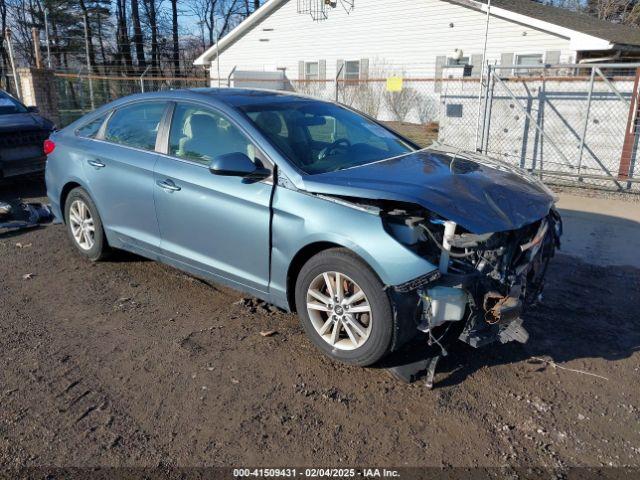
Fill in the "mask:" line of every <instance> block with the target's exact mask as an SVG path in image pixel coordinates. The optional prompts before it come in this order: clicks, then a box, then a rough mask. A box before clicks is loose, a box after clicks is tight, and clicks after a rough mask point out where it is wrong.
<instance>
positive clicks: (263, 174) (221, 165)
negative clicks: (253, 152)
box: [209, 152, 271, 180]
mask: <svg viewBox="0 0 640 480" xmlns="http://www.w3.org/2000/svg"><path fill="white" fill-rule="evenodd" d="M209 171H210V172H211V173H213V174H214V175H222V176H226V177H243V178H248V179H252V180H262V179H264V178H267V177H268V176H269V175H271V171H270V170H269V169H267V168H264V167H262V166H260V165H256V164H255V163H254V162H252V161H251V159H250V158H249V157H247V156H246V155H245V154H244V153H242V152H234V153H225V154H224V155H218V156H217V157H216V158H214V159H213V160H212V162H211V164H210V165H209Z"/></svg>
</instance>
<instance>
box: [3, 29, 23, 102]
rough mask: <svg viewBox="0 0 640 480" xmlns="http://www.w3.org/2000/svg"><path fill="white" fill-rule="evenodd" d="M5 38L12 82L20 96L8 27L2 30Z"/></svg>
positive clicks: (20, 96)
mask: <svg viewBox="0 0 640 480" xmlns="http://www.w3.org/2000/svg"><path fill="white" fill-rule="evenodd" d="M4 35H5V38H6V39H7V50H8V51H9V62H10V63H11V71H12V72H13V83H14V85H15V86H16V96H17V97H18V98H22V95H21V94H20V83H19V81H18V74H17V73H16V62H15V60H14V58H13V43H12V42H11V30H9V29H8V28H7V29H6V30H5V31H4Z"/></svg>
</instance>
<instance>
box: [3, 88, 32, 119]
mask: <svg viewBox="0 0 640 480" xmlns="http://www.w3.org/2000/svg"><path fill="white" fill-rule="evenodd" d="M27 111H28V110H27V107H25V106H24V105H22V104H21V103H20V102H19V101H17V100H16V99H15V98H13V97H11V96H9V95H7V94H6V93H3V92H0V115H11V114H12V113H27Z"/></svg>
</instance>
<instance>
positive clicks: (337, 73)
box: [335, 62, 345, 102]
mask: <svg viewBox="0 0 640 480" xmlns="http://www.w3.org/2000/svg"><path fill="white" fill-rule="evenodd" d="M344 65H345V63H344V62H343V63H342V65H340V69H339V70H338V71H337V72H336V82H335V85H336V102H337V101H338V80H339V79H340V75H341V74H342V70H343V69H344Z"/></svg>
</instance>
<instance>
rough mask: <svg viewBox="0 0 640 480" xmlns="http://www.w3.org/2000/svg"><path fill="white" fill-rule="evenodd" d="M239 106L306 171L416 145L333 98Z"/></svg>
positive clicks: (359, 162) (345, 165)
mask: <svg viewBox="0 0 640 480" xmlns="http://www.w3.org/2000/svg"><path fill="white" fill-rule="evenodd" d="M238 108H240V109H241V110H242V111H243V112H244V113H245V114H246V115H247V116H248V117H249V119H250V120H251V121H252V122H253V124H254V125H255V126H256V127H257V128H258V130H260V131H261V132H262V133H263V134H264V135H265V136H266V137H267V138H268V139H269V140H270V141H271V143H272V144H273V145H274V146H275V147H277V148H278V149H279V150H280V152H282V154H283V155H284V156H285V157H287V158H288V159H289V160H290V161H291V163H293V164H294V165H296V166H297V167H298V168H299V169H300V170H302V171H304V172H305V173H308V174H317V173H326V172H331V171H334V170H341V169H344V168H349V167H355V166H358V165H364V164H365V163H370V162H375V161H378V160H382V159H385V158H390V157H395V156H398V155H402V154H405V153H409V152H411V151H414V150H415V148H414V147H413V146H412V145H410V144H409V143H407V142H406V141H405V140H403V139H402V138H400V137H398V136H397V135H395V134H394V133H392V132H390V131H389V130H387V129H385V128H384V127H382V126H381V125H379V124H377V123H375V122H374V121H372V120H369V119H368V118H366V117H363V116H362V115H359V114H357V113H355V112H353V111H351V110H348V109H346V108H343V107H341V106H339V105H335V104H333V103H325V102H320V101H316V100H282V101H277V102H273V103H271V104H260V105H243V106H240V107H238Z"/></svg>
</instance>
